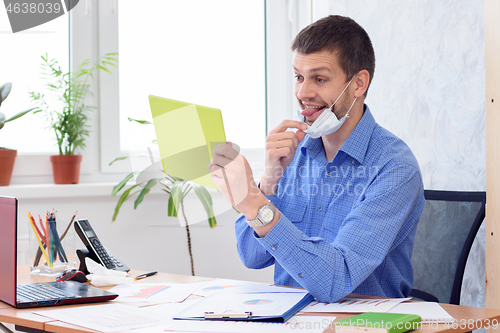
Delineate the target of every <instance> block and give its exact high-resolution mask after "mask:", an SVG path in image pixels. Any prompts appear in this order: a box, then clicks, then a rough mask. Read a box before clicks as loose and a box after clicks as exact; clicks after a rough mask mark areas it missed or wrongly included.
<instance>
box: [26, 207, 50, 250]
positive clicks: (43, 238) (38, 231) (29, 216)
mask: <svg viewBox="0 0 500 333" xmlns="http://www.w3.org/2000/svg"><path fill="white" fill-rule="evenodd" d="M26 213H28V218H29V220H30V221H31V222H32V223H33V225H34V226H35V229H36V232H37V233H38V236H40V239H41V240H42V242H43V243H44V244H45V246H47V240H46V239H45V237H44V235H43V234H42V233H41V232H40V229H38V226H37V225H36V222H35V219H34V218H33V215H31V213H30V212H29V211H28V210H27V209H26Z"/></svg>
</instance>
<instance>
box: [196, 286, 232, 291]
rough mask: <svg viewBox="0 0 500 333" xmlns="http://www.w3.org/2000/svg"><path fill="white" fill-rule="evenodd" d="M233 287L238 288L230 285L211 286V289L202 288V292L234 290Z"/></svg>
mask: <svg viewBox="0 0 500 333" xmlns="http://www.w3.org/2000/svg"><path fill="white" fill-rule="evenodd" d="M234 287H239V286H238V285H231V286H211V287H206V288H203V291H205V292H207V291H215V290H222V289H229V288H234Z"/></svg>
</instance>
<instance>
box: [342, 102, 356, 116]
mask: <svg viewBox="0 0 500 333" xmlns="http://www.w3.org/2000/svg"><path fill="white" fill-rule="evenodd" d="M357 99H358V98H357V97H356V98H354V102H352V104H351V107H350V108H349V110H347V112H346V114H345V116H344V117H346V118H349V111H351V109H352V107H353V106H354V103H356V100H357Z"/></svg>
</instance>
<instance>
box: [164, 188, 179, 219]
mask: <svg viewBox="0 0 500 333" xmlns="http://www.w3.org/2000/svg"><path fill="white" fill-rule="evenodd" d="M164 191H165V190H164ZM165 192H166V191H165ZM167 215H168V216H171V217H177V209H176V208H175V204H174V199H172V196H170V197H168V214H167Z"/></svg>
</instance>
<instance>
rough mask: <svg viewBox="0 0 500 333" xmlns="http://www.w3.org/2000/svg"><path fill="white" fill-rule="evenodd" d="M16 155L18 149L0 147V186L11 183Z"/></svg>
mask: <svg viewBox="0 0 500 333" xmlns="http://www.w3.org/2000/svg"><path fill="white" fill-rule="evenodd" d="M16 156H17V150H14V149H7V148H0V186H7V185H9V184H10V179H11V178H12V170H14V162H15V161H16Z"/></svg>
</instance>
